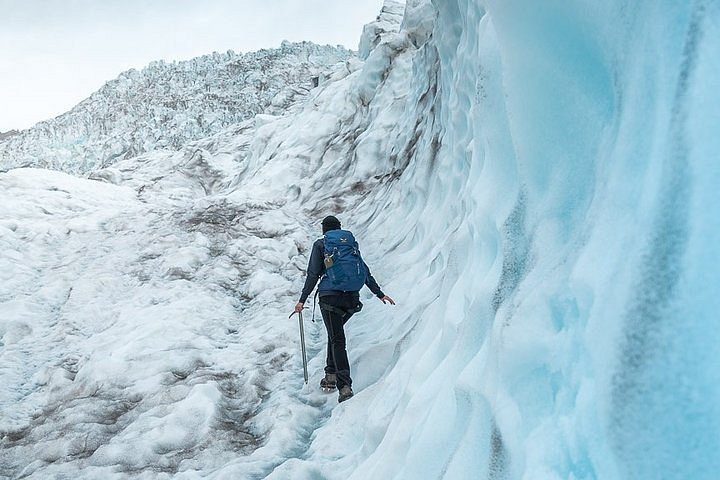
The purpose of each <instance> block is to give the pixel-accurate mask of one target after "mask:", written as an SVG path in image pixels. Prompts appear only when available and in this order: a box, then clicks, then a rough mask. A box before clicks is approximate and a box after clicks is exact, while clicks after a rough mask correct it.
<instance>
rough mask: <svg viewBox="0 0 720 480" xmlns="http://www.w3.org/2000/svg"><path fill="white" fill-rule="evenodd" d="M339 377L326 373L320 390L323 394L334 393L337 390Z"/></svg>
mask: <svg viewBox="0 0 720 480" xmlns="http://www.w3.org/2000/svg"><path fill="white" fill-rule="evenodd" d="M336 382H337V377H336V375H335V374H334V373H326V374H325V378H323V379H322V380H320V388H321V389H322V391H323V392H332V391H333V390H335V388H337V383H336Z"/></svg>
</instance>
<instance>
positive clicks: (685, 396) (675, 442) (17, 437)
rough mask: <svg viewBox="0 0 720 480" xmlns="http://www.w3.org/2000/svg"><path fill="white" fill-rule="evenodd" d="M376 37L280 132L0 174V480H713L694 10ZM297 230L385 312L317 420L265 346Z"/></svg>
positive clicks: (455, 0)
mask: <svg viewBox="0 0 720 480" xmlns="http://www.w3.org/2000/svg"><path fill="white" fill-rule="evenodd" d="M384 10H385V11H384V13H383V14H382V15H381V16H380V18H379V19H377V20H376V21H375V22H373V24H372V25H370V26H369V27H367V28H366V29H365V30H364V33H363V38H362V39H361V41H360V55H361V58H362V60H361V61H360V60H358V61H353V62H347V63H346V64H345V66H344V67H343V68H340V69H337V70H335V71H334V72H333V73H332V75H331V76H330V77H329V78H328V79H327V80H326V81H325V82H323V83H322V84H321V85H320V86H319V88H317V89H314V90H312V91H310V92H309V93H308V95H307V98H306V99H305V100H304V101H303V102H302V103H298V104H297V105H296V106H295V107H294V108H293V109H291V110H289V111H287V113H286V114H282V115H281V114H278V115H259V116H256V117H255V118H253V119H250V120H247V121H244V122H241V123H239V124H237V125H234V126H232V127H229V128H227V129H224V130H222V131H220V132H218V133H216V134H215V135H213V136H210V137H208V138H205V139H201V140H198V141H196V142H193V143H190V144H187V145H185V146H184V147H183V148H182V149H179V150H177V151H175V152H170V151H163V152H151V153H147V154H144V155H141V156H138V157H134V158H128V159H124V160H122V161H118V162H116V163H115V164H113V165H111V166H109V167H107V168H104V169H100V170H98V171H96V172H94V173H93V174H92V179H78V178H75V177H71V176H68V175H66V174H63V173H58V172H48V171H43V170H33V169H18V170H13V171H10V172H8V173H4V174H0V192H2V194H3V199H2V201H1V202H0V251H2V252H3V255H2V256H1V257H0V262H2V263H1V264H0V272H2V273H0V275H3V276H2V278H1V279H2V282H1V283H0V302H2V303H0V312H2V317H0V334H2V346H0V349H1V350H0V381H1V382H2V384H3V388H2V389H0V409H1V411H2V417H0V448H1V449H0V475H6V476H8V477H10V478H14V477H20V476H23V477H25V476H27V477H30V478H63V477H76V478H200V477H203V478H218V479H221V478H222V479H224V478H274V479H310V478H313V479H316V478H327V479H341V478H342V479H346V478H355V479H366V478H383V479H384V478H399V479H415V478H448V479H466V478H488V479H515V478H527V479H556V478H557V479H570V478H574V479H581V478H582V479H589V478H601V479H606V478H607V479H615V478H627V479H637V478H672V479H688V478H693V479H711V478H715V477H716V474H717V471H718V470H719V467H720V465H718V462H719V461H718V457H717V455H716V452H717V451H718V447H720V445H719V444H718V443H719V442H720V437H719V436H718V434H717V432H719V431H720V425H719V423H720V412H719V411H718V408H719V407H718V405H720V402H718V400H720V386H719V385H720V382H719V380H720V379H719V378H718V376H719V375H720V373H719V372H720V360H718V359H717V357H716V355H715V354H714V350H715V348H716V345H718V340H720V339H718V335H720V334H719V333H718V332H720V330H719V329H717V328H716V327H717V325H716V323H717V322H716V320H715V319H716V311H717V310H718V306H719V305H718V297H717V294H716V293H717V292H716V290H717V285H718V284H720V278H718V277H719V276H720V268H718V267H719V265H718V258H720V255H718V253H720V252H718V251H717V250H718V245H720V238H718V236H719V235H718V233H719V232H720V224H718V222H717V220H716V218H717V216H716V215H715V214H714V213H713V212H714V210H713V209H712V208H711V207H710V208H709V207H708V206H712V205H715V204H717V203H718V202H717V201H718V200H719V199H718V195H719V193H718V192H720V190H718V189H717V188H716V186H717V184H718V181H719V180H720V171H719V170H718V165H717V162H714V161H713V158H714V155H715V152H717V151H718V149H719V147H720V145H718V139H717V137H716V134H715V126H716V125H717V124H718V123H719V122H718V120H719V119H720V99H719V98H718V93H717V89H716V88H714V86H715V85H717V84H718V83H719V82H718V80H720V71H719V70H718V68H717V64H716V62H715V61H714V59H715V58H716V57H717V54H718V53H719V52H718V49H719V47H718V44H717V42H716V41H715V40H716V39H717V38H720V30H719V25H720V22H718V19H719V18H720V11H719V10H718V8H717V6H715V5H714V4H713V3H711V2H702V1H700V2H696V3H685V4H680V3H674V4H663V5H658V4H654V3H637V4H633V5H628V4H627V3H625V2H617V4H615V3H614V2H604V3H602V4H598V3H597V2H590V1H576V2H570V3H567V2H566V3H563V4H562V5H560V4H559V3H552V4H547V3H543V4H540V3H538V4H537V5H530V4H528V3H527V2H513V1H502V2H495V1H487V2H481V1H477V0H447V1H442V2H430V1H425V0H412V1H409V2H408V3H407V5H405V6H404V7H403V6H402V5H400V4H397V3H394V2H388V3H386V7H385V9H384ZM401 12H402V13H403V15H402V17H401V16H400V13H401ZM400 19H402V24H401V25H399V24H398V22H399V21H400ZM329 213H332V214H336V215H337V216H339V217H340V219H341V220H342V221H343V223H344V225H345V226H347V227H349V228H350V229H352V230H353V231H354V232H355V233H356V236H357V237H358V238H359V239H360V242H361V248H362V249H363V253H364V256H365V258H366V260H367V261H368V263H369V265H370V266H371V268H372V269H373V273H374V275H375V277H376V278H377V279H378V280H379V281H380V283H381V284H382V286H383V289H384V290H385V291H386V292H387V293H388V294H389V295H391V296H393V297H394V298H395V299H396V300H397V301H398V305H397V306H396V307H394V308H390V307H387V306H384V305H382V304H381V303H380V302H378V301H377V300H375V299H373V298H371V295H370V294H369V292H367V291H365V292H363V301H364V303H365V305H366V306H365V308H364V310H363V312H361V313H360V314H359V315H357V316H356V317H354V318H353V319H352V320H351V321H350V322H349V323H348V326H347V330H348V339H349V353H350V358H351V362H352V368H353V378H354V388H355V390H356V395H355V397H354V398H352V399H351V400H350V401H348V402H345V403H343V404H341V405H338V404H337V403H336V397H335V396H327V395H324V394H322V393H321V392H319V391H318V390H317V387H316V385H317V382H318V381H319V378H320V376H321V375H322V367H323V363H324V354H325V352H324V347H325V345H324V341H325V332H324V329H323V326H322V324H320V323H312V322H309V321H308V318H309V317H310V316H311V313H310V312H309V311H308V312H307V315H306V325H305V326H306V335H307V340H308V350H309V357H310V372H311V380H310V384H309V385H304V384H303V380H302V366H301V364H300V359H299V352H300V348H299V345H298V330H297V328H298V326H297V317H293V318H292V319H288V318H287V316H288V314H289V312H290V311H291V309H292V306H293V305H294V303H295V302H296V300H297V296H298V294H299V290H300V288H301V285H302V279H303V276H302V270H303V269H304V267H305V265H306V262H307V256H308V253H309V252H308V248H309V246H310V245H311V242H312V240H313V239H314V238H316V236H317V235H318V234H319V230H320V225H319V222H320V220H321V218H322V217H323V216H324V215H326V214H329Z"/></svg>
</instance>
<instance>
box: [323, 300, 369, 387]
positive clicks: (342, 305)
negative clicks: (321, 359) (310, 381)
mask: <svg viewBox="0 0 720 480" xmlns="http://www.w3.org/2000/svg"><path fill="white" fill-rule="evenodd" d="M359 303H360V295H359V294H358V293H357V292H355V293H343V294H338V295H325V296H321V297H320V312H321V313H322V317H323V322H325V330H327V334H328V346H327V359H326V361H325V373H334V374H335V375H337V388H338V389H341V388H342V387H344V386H345V385H347V386H349V387H350V386H352V378H350V362H349V360H348V356H347V346H346V343H347V342H346V340H345V328H344V327H345V323H346V322H347V321H348V320H350V317H352V315H353V313H355V312H356V311H357V306H358V304H359Z"/></svg>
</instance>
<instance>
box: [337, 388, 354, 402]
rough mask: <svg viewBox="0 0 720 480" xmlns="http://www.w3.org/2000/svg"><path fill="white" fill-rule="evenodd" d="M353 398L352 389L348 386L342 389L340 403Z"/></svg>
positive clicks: (339, 397) (339, 396)
mask: <svg viewBox="0 0 720 480" xmlns="http://www.w3.org/2000/svg"><path fill="white" fill-rule="evenodd" d="M352 396H353V391H352V388H350V387H349V386H348V385H345V386H344V387H342V388H341V389H340V394H339V395H338V403H342V402H344V401H345V400H347V399H348V398H350V397H352Z"/></svg>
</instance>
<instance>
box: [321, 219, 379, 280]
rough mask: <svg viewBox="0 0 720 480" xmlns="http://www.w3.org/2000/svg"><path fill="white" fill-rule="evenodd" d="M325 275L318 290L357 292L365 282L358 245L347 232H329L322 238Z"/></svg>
mask: <svg viewBox="0 0 720 480" xmlns="http://www.w3.org/2000/svg"><path fill="white" fill-rule="evenodd" d="M323 244H324V247H325V258H324V262H325V275H324V276H323V278H322V280H321V281H320V285H319V286H318V290H339V291H342V292H358V291H360V289H361V288H362V287H363V285H365V280H367V269H366V268H365V262H363V259H362V257H361V256H360V249H359V248H358V243H357V241H355V237H354V236H353V234H352V233H351V232H349V231H347V230H330V231H329V232H326V233H325V235H324V236H323Z"/></svg>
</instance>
